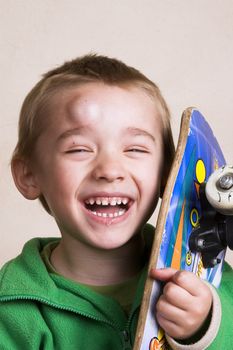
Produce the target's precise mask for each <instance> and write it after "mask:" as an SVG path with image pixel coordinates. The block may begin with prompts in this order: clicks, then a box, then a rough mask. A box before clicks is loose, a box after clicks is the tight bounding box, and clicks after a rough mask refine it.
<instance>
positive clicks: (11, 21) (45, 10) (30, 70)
mask: <svg viewBox="0 0 233 350" xmlns="http://www.w3.org/2000/svg"><path fill="white" fill-rule="evenodd" d="M0 18H1V20H0V35H1V38H0V52H1V54H0V69H1V80H0V93H1V116H0V174H1V177H0V220H1V233H0V265H1V264H2V263H4V262H5V261H6V260H8V259H10V258H12V257H14V256H15V255H16V254H18V253H19V252H20V250H21V249H22V246H23V243H24V242H25V241H26V240H28V239H30V238H32V237H34V236H53V235H58V234H59V233H58V230H57V228H56V226H55V224H54V223H53V220H52V219H51V218H50V217H49V216H48V215H47V214H46V213H44V211H43V210H42V208H41V207H40V205H39V204H38V203H37V202H36V201H35V202H29V201H27V200H26V199H24V198H23V197H22V196H21V195H20V194H19V193H18V192H17V190H16V188H15V187H14V185H13V182H12V179H11V174H10V168H9V160H10V157H11V153H12V150H13V147H14V145H15V142H16V136H17V119H18V114H19V109H20V106H21V103H22V100H23V98H24V96H25V94H26V93H27V92H28V90H29V89H30V88H31V87H32V86H33V84H34V83H35V82H36V81H37V80H38V79H39V77H40V74H41V73H43V72H45V71H46V70H48V69H50V68H52V67H54V66H56V65H59V64H61V63H62V62H63V61H64V60H67V59H71V58H74V57H75V56H78V55H82V54H85V53H87V52H91V51H92V52H97V53H101V54H106V55H110V56H115V57H117V58H120V59H122V60H123V61H125V62H126V63H128V64H130V65H133V66H135V67H137V68H139V69H140V70H142V71H143V72H144V73H145V74H146V75H148V76H149V77H150V78H151V79H152V80H154V81H155V82H157V83H158V85H159V86H160V87H161V90H162V92H163V94H164V96H165V98H166V99H167V101H168V104H169V106H170V109H171V112H172V117H173V128H174V135H175V140H177V132H178V129H179V122H180V115H181V113H182V110H183V109H184V108H185V107H187V106H190V105H192V106H193V105H194V106H196V107H198V108H199V109H200V110H201V111H202V112H203V113H204V114H205V116H206V117H207V119H208V120H209V122H210V123H211V125H212V126H213V129H214V131H215V134H216V136H217V137H218V139H219V142H220V144H221V146H222V148H223V150H224V152H225V155H226V159H227V161H228V163H233V159H232V158H233V157H232V155H233V152H232V145H233V142H232V127H233V121H232V117H233V99H232V81H233V1H232V0H221V1H220V0H189V1H187V0H176V1H175V0H141V1H139V0H92V1H91V0H67V1H65V0H44V1H33V0H31V1H30V0H8V1H4V0H0ZM153 220H154V219H152V222H153ZM227 259H228V260H229V261H231V263H232V265H233V253H232V252H231V253H229V254H228V256H227Z"/></svg>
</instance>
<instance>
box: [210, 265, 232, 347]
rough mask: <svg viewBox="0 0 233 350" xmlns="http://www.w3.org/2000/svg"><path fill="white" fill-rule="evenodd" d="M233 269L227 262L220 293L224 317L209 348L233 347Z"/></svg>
mask: <svg viewBox="0 0 233 350" xmlns="http://www.w3.org/2000/svg"><path fill="white" fill-rule="evenodd" d="M232 291H233V269H232V268H231V267H230V266H229V265H228V264H227V263H225V266H224V271H223V276H222V282H221V285H220V287H219V290H218V295H219V297H220V300H221V305H222V319H221V324H220V328H219V331H218V334H217V336H216V337H215V339H214V341H213V342H212V344H211V345H210V346H209V347H208V349H209V350H219V349H226V350H227V349H232V341H233V319H232V315H233V292H232Z"/></svg>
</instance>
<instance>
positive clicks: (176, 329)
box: [157, 314, 187, 339]
mask: <svg viewBox="0 0 233 350" xmlns="http://www.w3.org/2000/svg"><path fill="white" fill-rule="evenodd" d="M157 321H158V323H159V325H160V327H161V328H162V329H163V330H164V331H165V333H166V334H167V335H169V336H170V337H172V338H177V339H183V338H186V337H187V335H186V333H185V331H184V329H183V328H182V327H180V326H179V325H178V324H177V323H176V322H172V321H171V320H168V319H166V318H165V317H163V316H162V315H161V314H157Z"/></svg>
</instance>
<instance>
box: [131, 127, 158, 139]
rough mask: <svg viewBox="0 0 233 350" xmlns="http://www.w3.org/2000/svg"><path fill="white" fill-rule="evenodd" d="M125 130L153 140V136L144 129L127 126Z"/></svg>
mask: <svg viewBox="0 0 233 350" xmlns="http://www.w3.org/2000/svg"><path fill="white" fill-rule="evenodd" d="M127 132H128V133H130V134H132V135H134V136H147V137H149V138H150V139H151V140H152V141H153V142H155V138H154V136H153V135H152V134H151V133H149V132H148V131H146V130H144V129H140V128H133V127H129V128H127Z"/></svg>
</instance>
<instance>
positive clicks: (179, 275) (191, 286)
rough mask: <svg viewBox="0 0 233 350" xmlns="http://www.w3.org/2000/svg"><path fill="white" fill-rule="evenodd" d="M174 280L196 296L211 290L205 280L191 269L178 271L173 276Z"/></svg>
mask: <svg viewBox="0 0 233 350" xmlns="http://www.w3.org/2000/svg"><path fill="white" fill-rule="evenodd" d="M172 282H174V283H175V284H177V285H178V286H180V287H181V288H183V289H185V290H186V291H187V292H189V293H190V294H191V295H192V296H194V297H199V296H200V295H202V294H203V293H204V294H206V293H208V292H209V288H208V287H207V285H205V284H204V282H203V281H202V280H201V279H200V278H199V277H197V276H196V275H194V273H192V272H189V271H177V272H176V273H175V274H174V275H173V276H172Z"/></svg>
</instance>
